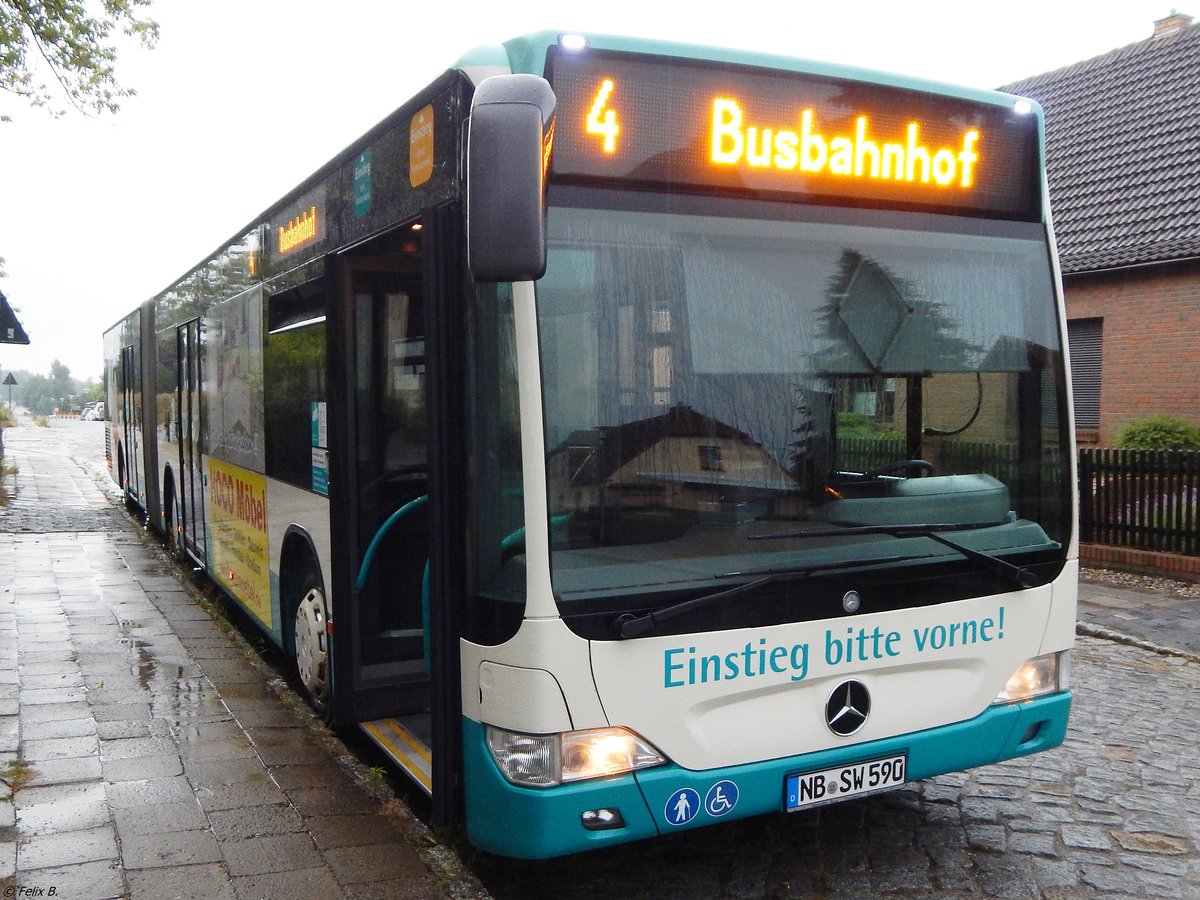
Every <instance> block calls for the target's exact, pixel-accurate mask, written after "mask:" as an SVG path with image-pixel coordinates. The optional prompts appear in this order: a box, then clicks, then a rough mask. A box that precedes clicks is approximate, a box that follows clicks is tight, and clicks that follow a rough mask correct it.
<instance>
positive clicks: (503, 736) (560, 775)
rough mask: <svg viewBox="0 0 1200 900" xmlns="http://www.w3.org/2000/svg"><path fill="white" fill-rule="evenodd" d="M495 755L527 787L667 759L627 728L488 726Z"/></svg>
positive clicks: (514, 779)
mask: <svg viewBox="0 0 1200 900" xmlns="http://www.w3.org/2000/svg"><path fill="white" fill-rule="evenodd" d="M487 744H488V750H490V751H491V754H492V759H494V760H495V761H496V765H497V766H498V767H499V768H500V771H501V772H502V773H503V775H504V777H505V778H507V779H508V780H509V781H511V782H512V783H513V784H519V785H522V786H524V787H550V786H552V785H556V784H567V783H569V782H572V781H583V780H585V779H588V778H601V777H603V776H605V775H620V774H623V773H625V772H632V771H633V770H634V769H645V768H649V767H650V766H658V765H662V764H663V763H664V762H666V757H664V756H663V755H662V754H661V753H659V752H658V751H657V750H656V749H655V748H654V747H653V746H651V745H650V744H649V743H648V742H647V741H646V740H644V739H643V738H641V737H639V736H638V735H636V734H634V733H633V732H632V731H630V730H629V729H628V728H590V729H588V730H586V731H567V732H563V733H561V734H521V733H519V732H516V731H507V730H506V729H503V728H497V727H495V726H494V725H488V726H487Z"/></svg>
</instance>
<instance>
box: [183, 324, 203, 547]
mask: <svg viewBox="0 0 1200 900" xmlns="http://www.w3.org/2000/svg"><path fill="white" fill-rule="evenodd" d="M177 340H178V342H179V343H178V346H179V397H178V408H179V427H178V431H177V434H178V436H179V492H180V499H181V500H182V501H183V514H182V521H181V525H182V526H183V540H184V546H185V547H186V548H187V549H188V551H190V552H191V553H192V554H194V555H195V557H196V558H197V559H198V560H204V558H205V533H204V492H203V490H202V487H201V486H202V484H203V477H204V472H203V462H202V460H201V453H200V354H201V347H200V320H199V319H193V320H192V321H190V322H187V323H185V324H183V325H180V326H179V330H178V335H177Z"/></svg>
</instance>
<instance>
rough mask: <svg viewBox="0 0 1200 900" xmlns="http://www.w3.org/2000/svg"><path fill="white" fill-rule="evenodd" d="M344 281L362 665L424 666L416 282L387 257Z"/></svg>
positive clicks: (422, 432)
mask: <svg viewBox="0 0 1200 900" xmlns="http://www.w3.org/2000/svg"><path fill="white" fill-rule="evenodd" d="M350 279H351V289H352V296H353V299H354V333H355V343H356V346H355V354H354V355H355V357H356V360H357V365H356V367H355V374H354V378H355V385H354V396H355V401H356V402H355V406H356V411H355V412H356V423H357V433H356V440H355V450H354V452H355V457H356V458H355V465H356V467H357V485H358V498H357V500H358V502H357V504H356V508H357V517H358V521H357V528H358V546H359V547H360V548H361V558H360V560H359V563H358V566H359V569H358V572H359V586H360V604H361V610H362V618H361V623H362V632H361V634H360V641H361V644H360V647H361V651H362V658H363V660H364V661H365V662H369V663H375V662H386V661H395V660H413V661H420V660H421V659H422V658H423V656H424V639H423V636H424V624H423V623H424V620H425V614H424V610H425V608H426V606H427V603H425V602H423V597H424V595H425V593H426V591H427V572H426V569H427V564H428V559H429V525H428V523H429V508H428V491H429V468H428V440H427V431H428V424H427V423H428V413H427V408H426V383H425V325H424V315H423V311H422V304H421V282H420V277H419V276H418V275H417V274H416V272H415V271H414V267H413V266H412V265H411V264H408V265H405V264H404V263H403V262H401V261H395V260H391V259H383V260H376V259H370V260H368V259H358V260H355V261H354V262H353V263H351V271H350ZM364 573H365V577H364ZM414 668H416V667H414Z"/></svg>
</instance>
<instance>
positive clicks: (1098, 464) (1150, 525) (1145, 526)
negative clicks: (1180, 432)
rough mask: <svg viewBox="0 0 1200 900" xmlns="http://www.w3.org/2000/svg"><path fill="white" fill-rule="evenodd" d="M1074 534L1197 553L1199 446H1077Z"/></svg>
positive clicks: (1122, 544)
mask: <svg viewBox="0 0 1200 900" xmlns="http://www.w3.org/2000/svg"><path fill="white" fill-rule="evenodd" d="M1079 539H1080V540H1081V541H1087V542H1090V543H1096V544H1109V545H1112V546H1117V547H1134V548H1137V549H1139V550H1156V551H1159V552H1163V553H1181V554H1185V555H1188V556H1198V555H1200V451H1197V450H1107V449H1094V450H1092V449H1089V450H1080V451H1079Z"/></svg>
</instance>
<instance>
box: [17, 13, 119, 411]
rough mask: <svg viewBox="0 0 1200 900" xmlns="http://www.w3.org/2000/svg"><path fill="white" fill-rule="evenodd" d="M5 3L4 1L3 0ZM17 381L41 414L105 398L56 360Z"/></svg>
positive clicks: (21, 400) (21, 399) (24, 402)
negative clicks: (44, 372)
mask: <svg viewBox="0 0 1200 900" xmlns="http://www.w3.org/2000/svg"><path fill="white" fill-rule="evenodd" d="M0 2H3V0H0ZM13 375H15V376H16V379H17V384H16V387H14V388H13V389H12V398H13V402H14V403H16V404H17V405H18V406H24V407H26V408H27V409H28V410H29V411H30V412H32V413H34V414H35V415H39V416H48V415H50V414H51V413H52V412H53V411H54V409H55V407H57V408H59V409H62V410H78V409H79V408H80V407H81V406H83V404H84V403H86V402H88V401H90V400H103V399H104V394H103V390H102V387H103V386H102V385H101V383H100V382H99V381H97V380H95V379H88V380H87V381H80V380H79V379H78V378H74V377H72V375H71V370H70V369H69V368H68V367H67V366H65V365H63V364H62V363H61V362H59V361H58V360H57V359H56V360H54V362H52V363H51V364H50V374H49V376H46V375H34V374H32V373H30V372H27V371H24V370H21V369H17V370H15V371H14V372H13ZM0 400H3V401H4V402H7V401H8V389H7V388H3V389H0Z"/></svg>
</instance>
